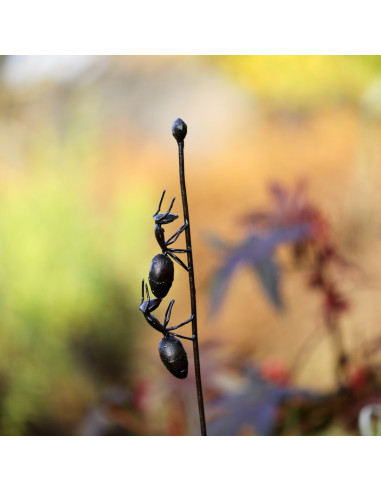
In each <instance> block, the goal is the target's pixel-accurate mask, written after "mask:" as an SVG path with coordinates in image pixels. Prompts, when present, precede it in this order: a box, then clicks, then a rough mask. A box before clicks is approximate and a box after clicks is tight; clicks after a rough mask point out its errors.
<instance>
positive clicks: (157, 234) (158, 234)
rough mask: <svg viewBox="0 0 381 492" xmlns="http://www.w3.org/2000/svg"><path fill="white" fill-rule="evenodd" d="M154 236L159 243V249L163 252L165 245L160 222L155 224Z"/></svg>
mask: <svg viewBox="0 0 381 492" xmlns="http://www.w3.org/2000/svg"><path fill="white" fill-rule="evenodd" d="M155 237H156V241H157V242H158V243H159V246H160V248H161V250H162V251H163V253H164V251H165V250H166V249H167V246H166V244H165V236H164V229H163V228H162V227H161V224H155Z"/></svg>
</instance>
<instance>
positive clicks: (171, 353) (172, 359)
mask: <svg viewBox="0 0 381 492" xmlns="http://www.w3.org/2000/svg"><path fill="white" fill-rule="evenodd" d="M159 354H160V359H161V360H162V362H163V364H164V365H165V367H166V368H167V369H168V371H169V372H170V373H171V374H173V375H174V376H175V377H176V378H179V379H185V378H186V377H187V375H188V357H187V354H186V352H185V350H184V347H183V344H182V343H181V342H180V340H178V339H177V338H175V337H174V336H173V335H166V336H165V337H164V338H162V339H161V340H160V343H159Z"/></svg>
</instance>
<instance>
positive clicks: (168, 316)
mask: <svg viewBox="0 0 381 492" xmlns="http://www.w3.org/2000/svg"><path fill="white" fill-rule="evenodd" d="M174 303H175V300H174V299H172V301H171V302H170V303H169V305H168V307H167V310H166V311H165V316H164V324H163V326H164V329H165V328H166V327H167V324H168V323H169V320H170V318H171V313H172V307H173V305H174Z"/></svg>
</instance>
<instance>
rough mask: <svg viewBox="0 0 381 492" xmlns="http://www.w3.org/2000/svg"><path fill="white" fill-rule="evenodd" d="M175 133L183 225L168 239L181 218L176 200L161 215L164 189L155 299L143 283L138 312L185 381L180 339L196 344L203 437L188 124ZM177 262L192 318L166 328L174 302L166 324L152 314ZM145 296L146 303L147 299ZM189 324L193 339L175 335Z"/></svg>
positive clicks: (177, 125)
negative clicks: (182, 244)
mask: <svg viewBox="0 0 381 492" xmlns="http://www.w3.org/2000/svg"><path fill="white" fill-rule="evenodd" d="M172 134H173V136H174V137H175V139H176V141H177V143H178V148H179V170H180V187H181V197H182V203H183V214H184V224H183V225H182V226H181V227H180V228H179V229H178V230H177V231H176V232H175V233H174V234H173V235H172V236H171V237H170V238H169V239H167V240H166V239H165V231H164V228H163V225H165V224H169V223H171V222H173V221H174V220H176V219H178V215H175V214H172V213H171V210H172V207H173V203H174V201H175V198H173V199H172V201H171V203H170V205H169V208H168V210H167V211H166V212H164V213H159V212H160V209H161V205H162V203H163V199H164V195H165V190H164V191H163V193H162V195H161V198H160V202H159V206H158V209H157V211H156V212H155V214H154V216H153V218H154V220H155V237H156V240H157V242H158V244H159V246H160V248H161V253H159V254H158V255H156V256H155V257H154V258H153V260H152V262H151V267H150V270H149V275H148V281H149V284H150V287H151V291H152V293H153V294H154V295H155V296H156V298H153V299H151V298H150V295H149V290H148V285H147V284H146V283H145V282H144V279H143V281H142V298H141V302H140V306H139V309H140V310H141V311H142V313H143V315H144V317H145V319H146V321H147V323H149V324H150V325H151V326H152V328H154V329H155V330H157V331H159V332H160V333H161V334H162V335H163V338H162V339H161V341H160V344H159V354H160V358H161V360H162V362H163V364H164V365H165V367H166V368H167V369H168V370H169V371H170V372H171V374H173V375H174V376H175V377H177V378H179V379H184V378H186V377H187V375H188V359H187V354H186V352H185V350H184V347H183V345H182V343H181V342H180V340H178V338H183V339H185V340H191V341H193V355H194V367H195V376H196V389H197V401H198V410H199V415H200V428H201V435H203V436H206V424H205V412H204V400H203V396H202V384H201V373H200V356H199V350H198V338H197V311H196V289H195V282H194V270H193V256H192V244H191V234H190V225H189V210H188V200H187V192H186V186H185V175H184V139H185V136H186V134H187V125H186V124H185V123H184V121H183V120H181V119H180V118H178V119H177V120H176V121H175V122H174V123H173V125H172ZM184 231H185V240H186V249H179V248H170V247H169V246H171V245H172V244H173V243H174V242H175V241H177V239H178V237H179V236H180V234H181V233H182V232H184ZM175 253H186V254H187V260H188V265H186V264H185V263H184V262H183V261H182V260H181V259H180V258H179V257H178V256H177V255H176V254H175ZM172 260H174V261H175V262H176V263H178V264H179V265H180V266H181V267H182V268H184V269H185V270H186V271H187V272H188V275H189V291H190V302H191V316H190V317H189V318H188V319H187V320H186V321H183V322H182V323H180V324H179V325H176V326H172V327H170V328H167V326H168V323H169V320H170V317H171V312H172V307H173V304H174V302H175V300H174V299H172V300H171V301H170V303H169V305H168V307H167V310H166V312H165V316H164V322H163V324H161V323H160V321H159V320H158V319H157V318H156V317H155V316H154V315H153V314H152V311H155V309H157V308H158V307H159V305H160V304H161V301H162V300H163V298H164V297H165V296H166V295H167V294H168V292H169V290H170V288H171V286H172V283H173V278H174V264H173V261H172ZM145 295H146V296H147V300H145ZM187 323H192V337H186V336H184V335H178V334H177V333H173V331H174V330H177V329H178V328H180V327H181V326H184V325H186V324H187Z"/></svg>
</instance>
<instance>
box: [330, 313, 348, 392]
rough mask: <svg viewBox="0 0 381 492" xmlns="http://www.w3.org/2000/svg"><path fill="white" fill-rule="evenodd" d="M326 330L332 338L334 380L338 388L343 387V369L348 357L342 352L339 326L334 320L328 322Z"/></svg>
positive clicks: (344, 378) (342, 346)
mask: <svg viewBox="0 0 381 492" xmlns="http://www.w3.org/2000/svg"><path fill="white" fill-rule="evenodd" d="M328 329H329V331H330V333H331V336H332V341H333V346H334V350H335V352H336V378H337V383H338V386H339V388H343V387H344V386H345V380H346V377H345V368H346V365H347V362H348V356H347V354H346V352H345V350H344V345H343V339H342V335H341V330H340V326H339V324H338V322H337V320H336V319H331V320H330V321H329V322H328Z"/></svg>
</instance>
